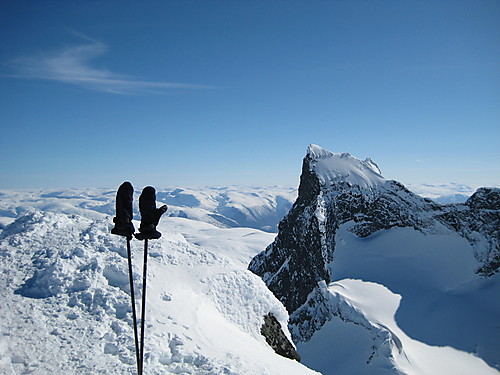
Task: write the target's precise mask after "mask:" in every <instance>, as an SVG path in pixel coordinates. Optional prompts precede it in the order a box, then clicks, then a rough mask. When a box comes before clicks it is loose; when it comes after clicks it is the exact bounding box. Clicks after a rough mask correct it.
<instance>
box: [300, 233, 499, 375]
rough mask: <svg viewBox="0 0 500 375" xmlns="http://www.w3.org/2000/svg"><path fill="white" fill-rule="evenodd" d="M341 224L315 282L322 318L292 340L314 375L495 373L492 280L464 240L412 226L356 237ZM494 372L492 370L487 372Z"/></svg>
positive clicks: (496, 282)
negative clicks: (326, 312)
mask: <svg viewBox="0 0 500 375" xmlns="http://www.w3.org/2000/svg"><path fill="white" fill-rule="evenodd" d="M350 225H351V223H346V224H344V225H342V226H341V227H340V228H339V230H338V232H337V235H336V238H335V242H336V249H335V253H334V260H333V262H332V263H331V265H330V267H331V274H332V276H333V277H334V278H335V279H334V281H333V282H332V283H331V284H330V285H329V286H326V284H325V285H323V290H324V291H325V295H327V296H328V297H327V298H329V304H330V306H331V309H332V311H335V312H336V313H335V314H334V315H332V316H331V320H330V321H329V322H327V323H326V324H325V325H324V326H323V328H321V329H320V330H319V331H317V332H316V333H315V334H314V336H313V337H312V339H311V340H310V341H308V342H306V343H300V344H299V345H298V350H299V352H300V353H301V355H302V359H303V363H304V364H306V365H309V366H310V367H311V368H314V369H316V370H318V371H321V372H322V373H323V374H325V375H327V374H337V375H338V374H408V375H432V374H463V375H466V374H498V373H499V371H498V370H497V369H498V368H500V366H499V365H500V331H499V328H498V317H499V316H500V300H499V298H498V296H499V295H500V283H499V280H498V278H499V277H498V274H497V275H495V276H493V277H492V278H490V279H482V278H479V277H478V276H477V275H475V274H474V270H475V269H476V268H477V261H476V259H475V258H474V255H473V254H474V252H473V249H471V247H470V244H469V243H468V242H467V241H466V240H465V239H463V238H461V237H459V236H458V235H456V236H450V235H442V234H441V235H439V234H436V235H432V234H427V235H424V234H422V233H420V232H417V231H415V230H413V229H411V228H393V229H390V230H385V231H380V232H377V233H376V234H374V235H372V236H370V237H368V238H358V237H357V236H355V235H354V234H352V233H351V232H350V231H349V227H350ZM495 368H496V369H495Z"/></svg>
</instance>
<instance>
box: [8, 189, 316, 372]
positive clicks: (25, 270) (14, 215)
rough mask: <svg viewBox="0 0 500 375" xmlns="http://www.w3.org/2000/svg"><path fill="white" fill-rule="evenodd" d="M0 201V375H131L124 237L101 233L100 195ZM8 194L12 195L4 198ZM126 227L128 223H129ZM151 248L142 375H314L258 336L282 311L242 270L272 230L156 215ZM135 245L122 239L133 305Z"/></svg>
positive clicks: (282, 317)
mask: <svg viewBox="0 0 500 375" xmlns="http://www.w3.org/2000/svg"><path fill="white" fill-rule="evenodd" d="M43 194H46V196H45V197H40V194H39V193H33V192H9V193H8V194H5V195H4V196H1V197H0V202H1V206H0V207H2V210H3V211H2V216H3V217H7V218H9V219H11V220H10V221H11V223H10V225H7V226H6V227H5V228H4V229H3V230H1V232H0V259H1V262H0V300H1V301H2V303H1V304H0V316H1V319H0V373H1V374H9V375H10V374H29V373H31V374H54V375H57V374H61V375H62V374H65V375H66V374H126V373H129V374H133V373H135V349H134V339H133V330H132V325H131V323H132V321H131V308H130V297H129V285H128V273H127V260H126V250H125V240H124V239H123V238H121V237H118V236H112V235H111V234H110V233H109V231H110V229H111V227H112V216H110V215H108V214H107V212H108V211H107V210H108V209H109V205H110V204H111V202H112V201H114V194H115V193H114V191H112V190H109V189H103V190H100V189H95V190H89V191H85V190H83V189H81V190H80V189H77V190H70V191H61V192H44V193H43ZM11 197H12V199H11ZM135 225H136V227H138V225H139V223H138V222H135ZM159 230H160V231H161V232H162V233H163V236H162V238H161V239H159V240H154V241H150V250H149V263H148V291H147V297H148V304H147V310H146V340H145V358H146V360H145V373H146V374H233V375H236V374H252V375H253V374H269V375H274V374H286V375H290V374H313V373H316V372H314V371H312V370H310V369H308V368H306V367H305V366H303V365H301V364H300V363H298V362H296V361H293V360H289V359H286V358H283V357H280V356H278V355H277V354H275V353H274V351H273V350H272V349H271V348H270V347H269V346H268V344H267V343H266V341H265V339H264V338H263V337H262V336H261V334H260V328H261V326H262V324H263V322H264V315H266V314H267V313H269V312H272V313H273V314H274V315H275V316H276V317H277V319H278V320H279V321H280V322H281V324H282V326H283V327H285V330H286V334H287V335H288V336H290V334H289V332H288V331H287V328H286V323H287V320H288V315H287V312H286V310H285V309H284V307H283V306H282V305H281V303H279V301H278V300H277V299H276V298H275V297H274V296H273V295H272V293H271V292H270V291H269V290H268V289H267V287H266V286H265V284H264V283H263V282H262V280H261V279H260V278H259V277H257V276H255V275H254V274H252V273H251V272H249V271H247V269H246V268H247V265H248V263H249V262H250V259H251V258H252V257H253V256H255V254H257V253H258V252H260V251H261V250H262V249H263V248H265V247H266V246H267V245H268V244H269V243H270V242H271V241H272V239H273V237H274V234H272V233H266V232H263V231H260V230H257V229H251V228H219V227H216V226H214V225H212V224H210V223H206V222H203V221H195V220H191V219H186V218H179V217H167V218H163V219H162V222H161V223H160V225H159ZM142 244H143V243H142V242H140V241H137V240H133V241H132V251H133V257H134V278H135V281H136V298H137V307H138V308H139V307H140V306H139V305H140V298H141V293H140V292H141V279H142V278H141V274H142V258H143V250H142Z"/></svg>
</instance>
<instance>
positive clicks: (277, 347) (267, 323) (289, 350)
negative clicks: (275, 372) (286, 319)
mask: <svg viewBox="0 0 500 375" xmlns="http://www.w3.org/2000/svg"><path fill="white" fill-rule="evenodd" d="M260 332H261V334H262V336H264V337H265V338H266V341H267V343H268V344H269V346H271V348H273V349H274V351H275V352H276V353H277V354H279V355H281V356H283V357H286V358H290V359H294V360H296V361H299V362H300V355H299V353H297V351H296V350H295V348H294V346H293V345H292V343H291V342H290V341H289V340H288V338H287V337H286V336H285V334H284V333H283V330H282V328H281V325H280V323H279V322H278V320H277V319H276V317H275V316H274V315H273V314H271V313H269V314H267V315H266V316H264V324H263V325H262V328H261V330H260Z"/></svg>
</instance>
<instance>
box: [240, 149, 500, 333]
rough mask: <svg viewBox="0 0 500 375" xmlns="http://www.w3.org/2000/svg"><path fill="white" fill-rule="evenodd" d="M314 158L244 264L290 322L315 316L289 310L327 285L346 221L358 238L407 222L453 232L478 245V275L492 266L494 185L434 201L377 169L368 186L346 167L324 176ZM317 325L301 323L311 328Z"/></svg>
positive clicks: (499, 261) (498, 261)
mask: <svg viewBox="0 0 500 375" xmlns="http://www.w3.org/2000/svg"><path fill="white" fill-rule="evenodd" d="M356 160H357V159H356ZM317 162H318V159H317V158H315V157H314V155H311V154H310V153H308V155H307V156H306V157H305V159H304V162H303V166H302V175H301V179H300V186H299V195H298V198H297V200H296V202H295V203H294V205H293V207H292V209H291V210H290V212H289V213H288V215H287V216H286V217H285V218H284V219H283V220H282V221H281V223H280V225H279V233H278V236H277V237H276V239H275V241H274V242H273V243H272V244H271V245H269V246H268V247H267V249H266V250H265V251H263V252H262V253H260V254H258V255H257V256H256V257H254V258H253V259H252V261H251V263H250V265H249V270H250V271H252V272H254V273H255V274H257V275H259V276H260V277H262V279H263V280H264V282H265V283H266V284H267V286H268V287H269V289H270V290H271V291H272V292H273V293H274V294H275V296H276V297H277V298H278V299H279V300H280V301H281V302H282V303H283V304H284V306H285V307H286V309H287V310H288V312H289V313H290V319H291V324H293V321H296V323H297V322H299V321H300V322H302V323H304V321H305V320H307V319H310V320H311V319H314V317H305V316H300V317H299V316H295V315H294V313H295V312H296V311H297V313H299V311H298V310H299V308H300V307H301V306H303V305H304V304H305V303H306V302H307V301H308V296H309V295H310V294H311V293H312V292H313V291H314V290H315V289H316V288H317V285H318V282H321V281H325V282H326V283H327V284H328V283H329V282H330V281H331V280H332V279H333V277H332V276H333V275H330V271H329V267H328V265H329V263H331V262H332V261H333V253H334V251H335V235H336V231H337V229H338V228H339V226H340V225H341V224H344V223H347V222H352V223H353V224H354V225H352V227H351V229H350V230H351V231H352V232H353V233H354V234H355V235H357V236H358V237H368V236H370V235H372V234H374V233H375V232H377V231H380V230H384V229H390V228H394V227H410V228H414V229H415V230H418V231H420V232H422V233H424V234H433V233H438V232H440V231H443V230H452V231H454V232H457V233H459V234H460V235H461V236H462V237H464V238H466V239H467V240H468V241H469V242H470V243H471V245H472V246H473V247H474V246H476V245H478V244H479V243H481V249H480V251H479V250H478V251H477V252H476V253H475V256H476V258H477V259H478V260H479V261H480V263H481V264H482V266H481V267H480V268H479V269H478V270H477V273H478V274H480V275H481V276H484V277H488V276H491V275H492V274H494V273H496V272H498V269H499V266H500V189H496V188H480V189H478V190H477V192H476V193H475V194H474V195H473V196H472V197H470V198H469V199H468V200H467V201H466V202H465V203H463V204H450V205H440V204H438V203H435V202H432V201H431V200H429V199H425V198H422V197H420V196H418V195H416V194H414V193H412V192H411V191H409V190H408V189H406V188H405V187H404V186H403V185H402V184H401V183H399V182H396V181H387V180H383V178H381V176H380V175H378V176H380V181H378V182H377V183H376V184H374V185H369V184H368V185H367V184H355V183H352V179H351V180H349V172H348V173H347V174H346V176H348V177H347V178H345V179H332V180H325V178H324V176H323V175H321V176H320V175H319V174H318V172H317V171H316V170H315V168H316V163H317ZM357 162H360V161H357ZM360 163H366V161H365V162H360ZM377 170H378V168H377ZM323 173H324V172H323ZM344 173H345V171H344ZM485 243H487V244H488V245H487V247H488V248H487V249H484V244H485ZM308 303H309V302H308ZM308 310H309V311H310V309H308ZM301 315H303V313H301ZM320 315H321V314H320ZM323 323H324V321H318V322H316V323H314V324H313V323H311V322H309V323H308V324H313V325H314V327H315V329H318V328H319V327H320V326H321V325H322V324H323ZM317 326H318V327H317ZM292 331H293V330H292ZM292 333H293V332H292ZM304 339H305V338H304V337H303V335H302V334H299V335H298V336H294V340H304Z"/></svg>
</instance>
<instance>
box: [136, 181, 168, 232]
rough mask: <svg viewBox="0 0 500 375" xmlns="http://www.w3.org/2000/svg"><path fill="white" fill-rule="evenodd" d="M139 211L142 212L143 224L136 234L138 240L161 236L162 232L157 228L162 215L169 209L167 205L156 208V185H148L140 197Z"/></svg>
mask: <svg viewBox="0 0 500 375" xmlns="http://www.w3.org/2000/svg"><path fill="white" fill-rule="evenodd" d="M139 211H140V212H141V226H140V227H139V232H140V233H137V234H136V235H135V238H137V239H138V240H145V239H148V240H152V239H158V238H160V237H161V233H160V232H158V231H157V230H156V226H157V225H158V223H159V222H160V217H161V215H163V214H164V213H165V212H166V211H167V206H166V205H163V206H161V207H160V208H156V191H155V189H154V187H152V186H147V187H145V188H144V190H143V191H142V194H141V196H140V197H139Z"/></svg>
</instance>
